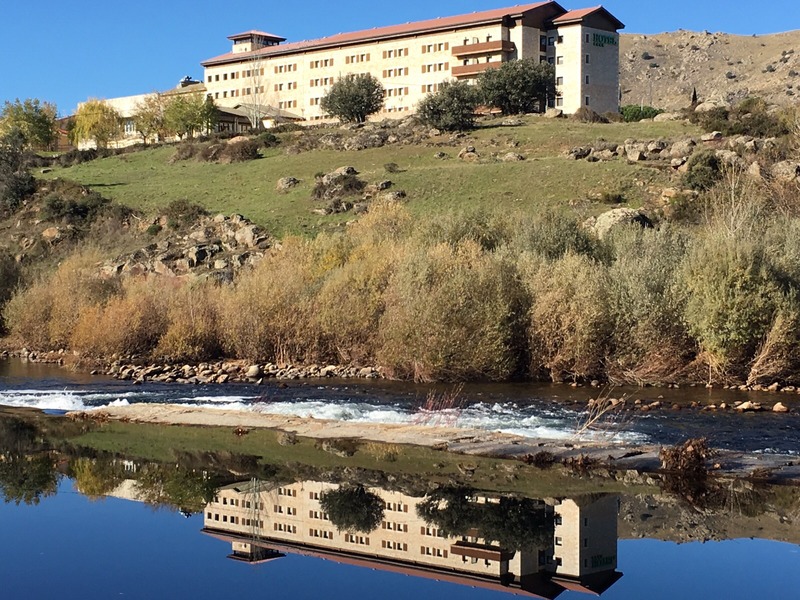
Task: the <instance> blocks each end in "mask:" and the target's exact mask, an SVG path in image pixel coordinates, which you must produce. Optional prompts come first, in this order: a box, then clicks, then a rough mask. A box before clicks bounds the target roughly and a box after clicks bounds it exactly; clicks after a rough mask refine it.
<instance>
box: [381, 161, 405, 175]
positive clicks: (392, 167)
mask: <svg viewBox="0 0 800 600" xmlns="http://www.w3.org/2000/svg"><path fill="white" fill-rule="evenodd" d="M383 170H384V171H386V172H387V173H390V174H393V173H402V172H403V171H402V169H401V168H400V165H398V164H397V163H393V162H391V163H386V164H385V165H383Z"/></svg>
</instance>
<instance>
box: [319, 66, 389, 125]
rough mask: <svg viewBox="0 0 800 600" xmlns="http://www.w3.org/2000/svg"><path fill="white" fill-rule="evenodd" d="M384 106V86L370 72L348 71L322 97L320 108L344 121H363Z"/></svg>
mask: <svg viewBox="0 0 800 600" xmlns="http://www.w3.org/2000/svg"><path fill="white" fill-rule="evenodd" d="M382 107H383V86H382V85H381V82H380V81H379V80H378V78H377V77H375V76H374V75H371V74H369V73H357V74H356V73H348V74H347V75H345V76H344V77H340V78H339V79H338V81H336V83H334V84H333V85H332V86H331V88H330V90H328V93H327V94H325V96H323V97H322V100H321V101H320V108H321V109H322V111H323V112H325V113H327V114H329V115H331V116H332V117H336V118H337V119H339V120H340V121H342V122H343V123H363V122H365V121H366V120H367V118H368V117H369V116H370V115H371V114H374V113H376V112H378V111H379V110H380V109H381V108H382Z"/></svg>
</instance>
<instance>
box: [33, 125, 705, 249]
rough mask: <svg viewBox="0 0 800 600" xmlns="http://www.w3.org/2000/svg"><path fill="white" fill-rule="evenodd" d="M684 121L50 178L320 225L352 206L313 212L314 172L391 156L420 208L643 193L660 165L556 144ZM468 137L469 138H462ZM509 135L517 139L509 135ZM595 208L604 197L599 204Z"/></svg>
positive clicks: (112, 192) (376, 167) (372, 170)
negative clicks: (592, 158) (469, 154)
mask: <svg viewBox="0 0 800 600" xmlns="http://www.w3.org/2000/svg"><path fill="white" fill-rule="evenodd" d="M693 131H694V130H693V129H691V128H687V127H686V126H684V125H683V124H680V123H628V124H612V125H588V124H583V123H573V122H569V121H564V120H545V119H529V120H528V123H527V124H526V125H523V126H521V127H515V128H499V127H485V128H483V129H480V130H478V131H476V132H474V133H472V134H470V137H469V138H467V139H468V140H470V143H472V144H475V146H476V147H477V148H478V151H479V152H480V153H481V155H482V157H483V158H488V157H489V156H490V155H491V154H492V153H497V154H501V155H502V154H504V153H506V152H508V151H510V150H513V151H515V152H520V153H522V154H525V155H527V156H528V158H529V160H527V161H525V162H522V163H489V164H477V165H476V164H468V163H464V162H462V161H460V160H458V159H456V158H455V155H456V154H457V153H458V149H459V148H458V147H455V148H444V150H445V151H446V152H448V154H451V155H452V156H453V158H452V159H451V160H438V159H436V158H434V156H433V155H434V154H435V152H436V148H432V147H428V146H412V145H408V146H386V147H383V148H376V149H370V150H363V151H360V152H335V151H331V150H315V151H310V152H302V153H300V154H294V155H286V154H285V152H284V150H283V149H282V148H281V147H277V148H273V149H268V150H265V151H264V158H263V159H261V160H255V161H250V162H245V163H235V164H230V165H221V164H210V163H200V162H197V161H194V160H187V161H178V162H175V163H174V164H169V159H170V157H171V156H172V155H173V153H174V152H175V150H174V148H172V147H165V148H157V149H153V150H145V151H142V152H135V153H131V154H125V155H122V156H115V157H110V158H105V159H100V160H95V161H90V162H86V163H83V164H80V165H76V166H74V167H70V168H67V169H62V168H54V169H53V171H52V172H51V173H49V174H47V175H45V176H44V177H45V178H53V177H64V178H67V179H74V180H76V181H78V182H80V183H83V184H87V185H88V184H90V183H91V184H92V185H94V186H102V187H103V194H105V195H107V196H108V197H110V198H112V199H114V200H117V201H119V202H122V203H124V204H128V205H130V206H131V207H133V208H137V209H141V210H144V211H145V212H148V213H152V212H156V211H157V210H159V209H162V208H163V207H165V206H166V205H167V204H169V203H170V202H172V201H174V200H176V199H180V198H186V199H189V200H190V201H192V202H196V203H199V204H201V205H203V206H204V207H206V208H207V209H208V210H210V211H212V212H223V213H232V212H237V213H242V214H244V215H245V216H247V217H248V218H251V219H252V220H254V221H256V222H258V223H260V224H262V225H264V226H266V227H268V228H269V230H270V231H271V232H272V233H274V234H276V235H279V236H280V235H282V234H284V233H304V232H308V233H310V232H314V231H318V230H320V229H322V228H326V227H330V226H333V225H337V224H341V223H343V222H344V221H346V220H348V219H349V218H351V215H338V216H337V215H333V216H327V217H320V216H318V215H314V214H311V212H310V210H311V209H312V208H314V207H315V206H316V203H315V202H313V201H312V200H311V189H312V187H313V186H314V175H315V174H316V173H318V172H328V171H331V170H333V169H335V168H337V167H340V166H342V165H346V164H350V165H353V166H355V167H356V168H357V169H358V170H359V171H361V175H360V177H361V178H362V179H365V180H367V181H370V182H376V181H379V180H381V179H385V178H386V169H385V165H387V164H389V163H395V164H397V165H398V166H399V171H398V172H393V173H392V174H391V179H392V181H393V182H394V183H395V188H397V189H405V190H406V192H408V197H409V200H410V203H409V206H410V207H411V210H412V212H414V213H415V214H418V215H420V216H426V215H429V214H433V213H437V212H442V211H447V210H453V209H456V210H464V211H469V210H472V209H475V208H479V207H483V208H487V209H491V210H500V211H504V212H508V211H509V210H514V211H521V212H522V213H526V212H527V213H533V212H539V211H541V210H542V208H545V207H549V206H557V205H563V204H564V203H566V202H568V201H570V200H573V199H576V198H581V197H586V196H587V195H588V194H591V193H599V192H602V191H608V190H613V191H615V192H619V191H624V193H625V197H626V199H627V200H628V201H629V202H631V203H633V204H638V203H640V202H641V200H642V198H641V190H642V189H643V188H642V186H640V185H637V184H636V180H643V179H656V180H658V179H659V178H662V175H661V174H659V173H657V172H655V171H653V170H650V169H642V168H641V167H639V166H631V165H628V164H627V163H625V162H624V161H621V160H620V161H612V162H599V163H588V162H585V161H567V160H566V159H565V158H563V157H561V156H560V154H561V153H562V152H563V151H564V150H565V149H568V148H569V147H571V146H575V145H589V144H593V143H595V142H597V141H598V140H601V139H604V140H607V141H613V142H619V143H621V142H623V141H624V140H625V139H626V138H639V139H654V138H658V137H662V136H666V137H670V136H672V137H674V136H677V135H681V134H686V133H692V132H693ZM467 139H465V140H464V143H466V140H467ZM509 142H513V143H515V144H517V145H516V146H511V145H509ZM289 175H291V176H293V177H297V178H298V179H300V180H301V184H300V185H299V186H297V187H296V188H294V189H293V190H290V191H288V192H286V193H278V192H277V191H276V190H275V185H276V182H277V181H278V179H279V178H281V177H284V176H289ZM595 208H596V211H597V212H599V211H600V210H603V209H605V208H606V207H604V206H601V205H598V206H596V207H595Z"/></svg>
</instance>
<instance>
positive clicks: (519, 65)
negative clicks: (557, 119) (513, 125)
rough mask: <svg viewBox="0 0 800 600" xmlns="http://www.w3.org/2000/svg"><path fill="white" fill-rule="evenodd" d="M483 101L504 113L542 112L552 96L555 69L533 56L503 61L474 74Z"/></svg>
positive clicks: (554, 89) (553, 93)
mask: <svg viewBox="0 0 800 600" xmlns="http://www.w3.org/2000/svg"><path fill="white" fill-rule="evenodd" d="M478 87H479V88H480V91H481V96H482V98H483V101H484V102H485V103H486V104H487V105H489V106H492V107H494V108H499V109H500V111H502V113H503V114H504V115H514V114H520V113H529V112H535V111H539V112H544V110H545V109H546V107H547V99H548V98H552V97H553V96H555V93H556V77H555V68H554V67H553V65H551V64H549V63H542V62H539V61H538V60H536V59H533V58H525V59H522V60H514V61H510V62H506V63H503V64H502V65H501V66H500V68H498V69H490V70H488V71H484V72H483V73H481V75H480V76H479V77H478Z"/></svg>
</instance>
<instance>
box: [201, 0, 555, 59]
mask: <svg viewBox="0 0 800 600" xmlns="http://www.w3.org/2000/svg"><path fill="white" fill-rule="evenodd" d="M544 6H556V7H558V8H561V7H560V6H559V5H558V4H557V3H556V2H554V1H553V0H547V1H545V2H535V3H533V4H523V5H518V6H512V7H509V8H497V9H494V10H486V11H482V12H474V13H470V14H466V15H457V16H454V17H440V18H438V19H429V20H427V21H416V22H414V23H406V24H404V25H390V26H388V27H376V28H374V29H365V30H363V31H354V32H351V33H339V34H337V35H332V36H329V37H324V38H320V39H317V40H310V41H304V42H293V43H291V44H281V45H278V46H269V47H267V48H263V49H260V50H257V51H255V52H239V53H232V52H229V53H227V54H222V55H220V56H216V57H214V58H210V59H208V60H205V61H203V62H202V63H200V64H202V65H203V66H204V67H207V66H213V65H218V64H225V63H227V62H239V61H241V60H245V59H247V58H249V57H252V56H254V55H259V56H274V55H281V54H290V53H292V52H298V51H302V50H314V49H318V48H326V47H329V46H341V45H347V44H353V43H357V42H363V41H366V40H376V39H382V38H392V37H399V36H404V35H410V34H413V33H418V32H423V31H436V30H440V29H450V28H459V27H464V26H466V25H476V24H479V23H491V22H496V21H500V20H502V19H503V18H504V17H515V16H519V15H521V14H522V13H526V12H528V11H531V10H535V9H537V8H542V7H544ZM562 10H563V9H562Z"/></svg>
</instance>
